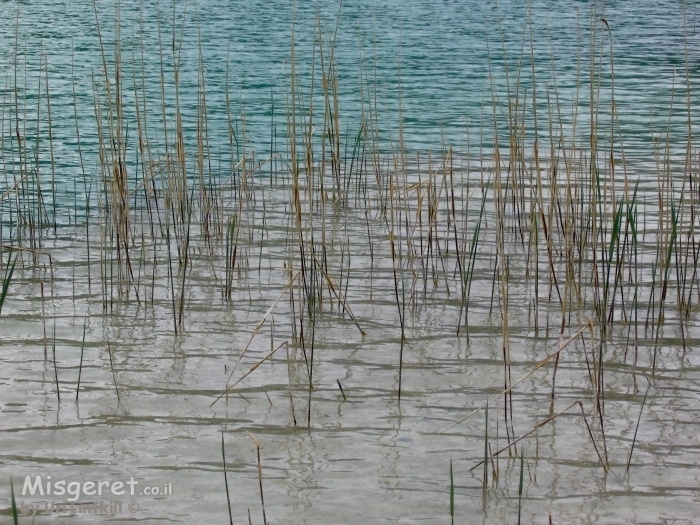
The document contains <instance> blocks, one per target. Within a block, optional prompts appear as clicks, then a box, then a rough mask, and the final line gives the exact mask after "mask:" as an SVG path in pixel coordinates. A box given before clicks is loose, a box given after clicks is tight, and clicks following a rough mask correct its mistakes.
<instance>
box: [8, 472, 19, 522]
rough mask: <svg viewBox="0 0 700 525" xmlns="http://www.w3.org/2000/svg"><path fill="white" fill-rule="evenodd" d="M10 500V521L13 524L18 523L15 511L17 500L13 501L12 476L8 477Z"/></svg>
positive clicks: (13, 487)
mask: <svg viewBox="0 0 700 525" xmlns="http://www.w3.org/2000/svg"><path fill="white" fill-rule="evenodd" d="M10 502H11V505H12V507H11V510H12V523H14V525H18V523H19V516H18V513H17V502H16V501H15V486H14V483H13V482H12V478H10Z"/></svg>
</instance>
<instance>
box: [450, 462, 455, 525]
mask: <svg viewBox="0 0 700 525" xmlns="http://www.w3.org/2000/svg"><path fill="white" fill-rule="evenodd" d="M450 519H451V522H452V525H454V522H455V480H454V475H453V474H452V458H450Z"/></svg>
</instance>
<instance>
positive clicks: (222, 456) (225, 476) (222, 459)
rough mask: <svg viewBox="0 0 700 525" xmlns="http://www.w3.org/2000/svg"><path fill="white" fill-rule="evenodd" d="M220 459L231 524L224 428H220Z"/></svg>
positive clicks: (231, 522) (230, 522) (231, 515)
mask: <svg viewBox="0 0 700 525" xmlns="http://www.w3.org/2000/svg"><path fill="white" fill-rule="evenodd" d="M221 461H222V463H223V466H224V486H225V487H226V503H228V519H229V524H230V525H233V514H232V512H231V495H230V493H229V490H228V475H227V474H226V448H225V446H224V429H223V428H222V429H221Z"/></svg>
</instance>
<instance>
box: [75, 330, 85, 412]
mask: <svg viewBox="0 0 700 525" xmlns="http://www.w3.org/2000/svg"><path fill="white" fill-rule="evenodd" d="M86 329H87V317H85V319H84V320H83V341H82V343H81V344H80V365H78V384H77V386H76V388H75V402H76V403H77V402H78V396H79V395H80V379H81V378H82V376H83V355H84V354H85V331H86Z"/></svg>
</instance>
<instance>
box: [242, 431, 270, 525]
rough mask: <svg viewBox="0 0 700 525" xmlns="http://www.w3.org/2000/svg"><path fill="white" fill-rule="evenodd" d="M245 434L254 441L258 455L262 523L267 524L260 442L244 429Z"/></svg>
mask: <svg viewBox="0 0 700 525" xmlns="http://www.w3.org/2000/svg"><path fill="white" fill-rule="evenodd" d="M246 434H248V437H249V438H250V439H252V440H253V443H255V449H256V450H257V455H258V482H259V485H260V504H261V506H262V513H263V524H264V525H267V517H266V516H265V498H264V497H263V486H262V463H260V442H259V441H258V440H257V439H255V437H253V434H251V433H250V432H247V431H246Z"/></svg>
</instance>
